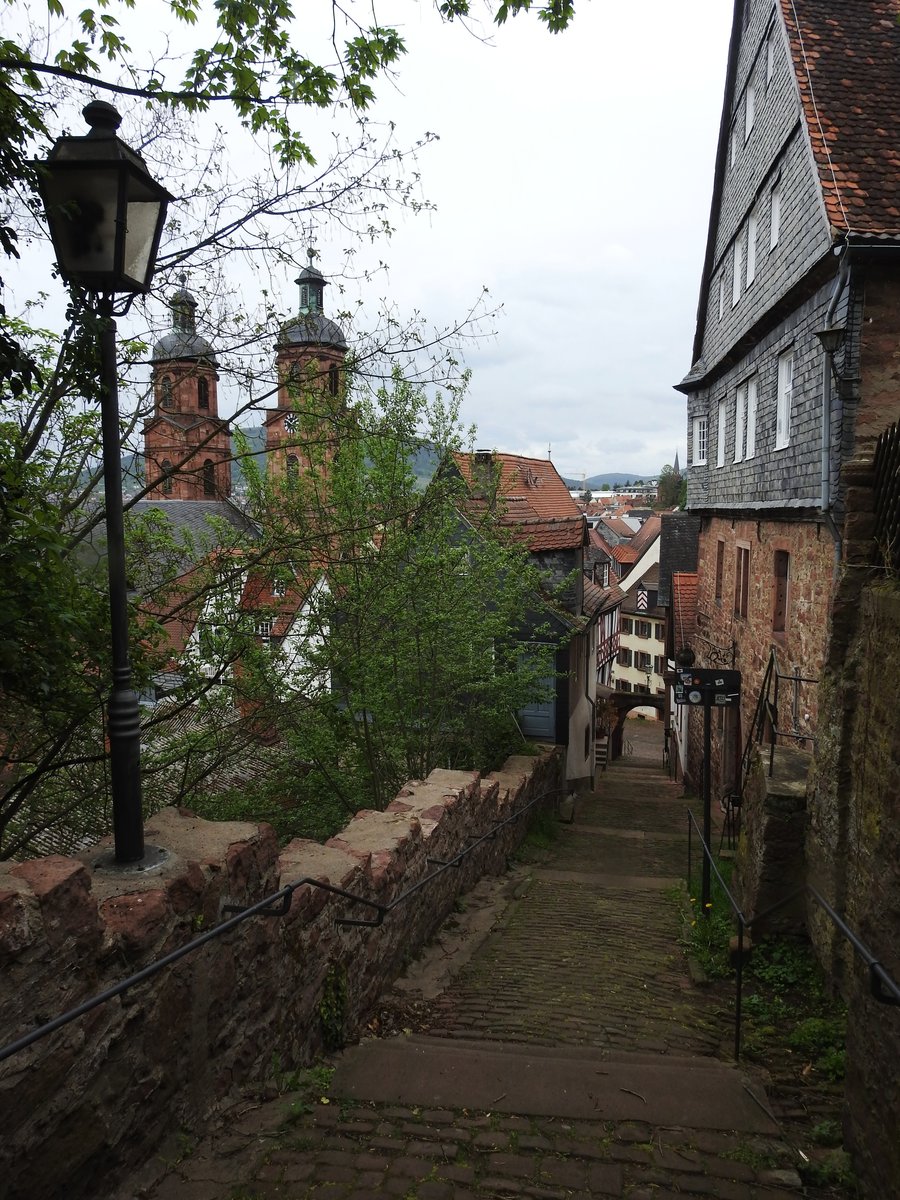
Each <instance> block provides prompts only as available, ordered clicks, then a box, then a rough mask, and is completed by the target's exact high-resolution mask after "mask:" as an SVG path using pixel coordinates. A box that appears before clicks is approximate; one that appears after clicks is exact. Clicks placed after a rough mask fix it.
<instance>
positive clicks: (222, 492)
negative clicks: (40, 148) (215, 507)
mask: <svg viewBox="0 0 900 1200" xmlns="http://www.w3.org/2000/svg"><path fill="white" fill-rule="evenodd" d="M181 282H182V286H181V288H180V289H179V290H178V291H177V292H175V293H174V294H173V295H172V297H171V298H170V300H169V306H170V308H171V309H172V328H171V330H170V331H169V333H167V334H165V335H164V336H163V337H161V338H160V340H159V341H158V342H157V343H156V345H155V346H154V347H153V357H152V359H151V360H150V361H151V364H152V382H153V416H152V417H150V418H149V420H147V421H145V422H144V458H145V463H146V480H147V483H148V484H149V485H151V487H152V490H151V491H150V492H148V494H147V498H148V499H152V500H224V499H225V498H226V497H227V496H229V495H230V494H231V432H230V429H229V426H228V422H227V421H223V420H222V419H221V418H220V417H219V407H218V405H219V401H218V392H217V385H218V380H219V375H218V372H217V370H216V366H217V364H216V356H215V353H214V351H213V348H212V346H211V345H210V344H209V342H208V341H207V340H206V339H205V338H204V337H201V336H200V334H198V333H197V327H196V311H197V301H196V300H195V299H194V297H193V296H192V295H191V293H190V292H189V291H187V289H186V288H185V287H184V283H185V277H184V276H182V280H181Z"/></svg>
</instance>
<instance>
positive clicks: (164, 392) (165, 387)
mask: <svg viewBox="0 0 900 1200" xmlns="http://www.w3.org/2000/svg"><path fill="white" fill-rule="evenodd" d="M160 393H161V394H160V403H161V404H162V406H163V408H171V407H172V377H171V375H164V376H163V381H162V387H161V389H160Z"/></svg>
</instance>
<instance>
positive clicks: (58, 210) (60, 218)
mask: <svg viewBox="0 0 900 1200" xmlns="http://www.w3.org/2000/svg"><path fill="white" fill-rule="evenodd" d="M118 185H119V171H118V169H117V168H115V169H113V170H111V171H103V170H98V168H97V165H96V164H87V165H86V166H85V168H84V169H83V170H82V169H80V168H77V167H74V168H73V167H71V166H69V165H68V164H67V165H66V168H65V169H64V170H57V171H52V172H48V174H47V176H45V178H44V180H43V183H42V191H43V193H44V203H45V206H46V209H47V216H48V219H49V221H50V226H51V236H52V238H53V245H54V247H55V249H56V253H57V257H58V261H59V267H60V270H61V271H62V273H63V276H64V277H65V278H66V279H68V280H70V281H71V282H73V283H76V284H77V283H85V284H89V283H91V282H92V281H93V280H95V279H96V278H97V277H98V276H103V275H110V274H111V273H112V272H113V271H115V267H116V261H115V260H116V202H117V196H118Z"/></svg>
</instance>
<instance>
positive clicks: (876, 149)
mask: <svg viewBox="0 0 900 1200" xmlns="http://www.w3.org/2000/svg"><path fill="white" fill-rule="evenodd" d="M780 2H781V12H782V15H783V17H784V21H785V25H786V26H787V30H788V38H789V41H790V47H791V57H792V59H793V63H794V70H795V73H796V76H797V83H798V85H799V89H800V96H801V100H802V103H803V111H804V113H805V116H806V123H807V127H808V129H809V136H810V140H811V142H812V148H813V154H814V156H815V160H816V165H817V166H818V170H819V178H820V181H821V185H822V189H823V191H824V195H825V206H826V209H827V212H828V218H829V220H830V222H831V224H832V226H833V227H834V228H835V229H836V230H840V231H847V232H849V233H851V234H852V233H856V234H863V235H869V236H878V235H881V236H889V237H890V236H894V237H897V236H900V187H898V180H900V23H898V18H900V0H780Z"/></svg>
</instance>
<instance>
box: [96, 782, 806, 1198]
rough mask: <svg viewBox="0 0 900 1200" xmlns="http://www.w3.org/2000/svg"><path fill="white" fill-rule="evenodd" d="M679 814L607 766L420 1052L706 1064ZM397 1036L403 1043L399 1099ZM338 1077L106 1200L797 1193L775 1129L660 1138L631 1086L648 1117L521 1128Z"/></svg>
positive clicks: (275, 1102) (529, 1121) (500, 1104)
mask: <svg viewBox="0 0 900 1200" xmlns="http://www.w3.org/2000/svg"><path fill="white" fill-rule="evenodd" d="M684 812H685V805H684V801H683V800H682V799H681V797H680V788H679V787H677V786H676V785H674V784H671V783H670V782H669V781H668V780H667V779H666V778H665V776H664V775H663V774H662V773H661V772H660V771H658V770H654V769H651V768H650V767H649V766H648V765H647V764H646V763H641V761H640V759H639V758H636V759H634V760H631V761H625V762H623V763H619V764H614V765H613V766H612V767H611V768H610V769H609V770H608V771H607V772H606V773H605V775H604V776H603V778H602V782H601V784H600V787H599V790H598V792H597V793H596V794H594V795H593V796H590V797H588V798H585V799H583V800H582V801H580V802H579V806H578V811H577V815H576V820H575V822H574V823H573V824H572V825H571V826H566V827H563V828H562V830H561V833H560V836H559V838H558V840H557V841H556V842H555V844H554V845H553V847H552V848H551V849H550V850H548V851H544V852H540V853H538V854H537V856H536V858H534V859H533V861H531V862H528V863H527V864H526V866H527V872H528V882H527V885H526V886H523V887H519V888H518V889H517V893H518V894H517V896H516V898H515V899H513V900H512V901H511V902H510V903H509V904H508V905H507V907H506V909H505V911H503V913H502V916H501V917H500V919H499V921H498V922H497V924H496V926H495V927H494V929H493V931H492V932H491V934H490V936H489V937H488V938H487V939H486V940H485V941H484V943H483V944H482V945H481V947H480V949H479V950H478V951H476V952H475V953H474V955H473V956H472V957H471V959H470V961H469V962H468V963H467V964H466V965H465V966H463V968H462V969H461V970H460V971H459V973H458V974H457V976H456V977H455V978H454V979H453V980H452V981H451V982H450V984H449V986H448V987H447V988H446V990H445V991H444V993H443V994H442V995H441V996H439V997H438V999H437V1001H436V1002H435V1003H433V1004H431V1005H429V1006H425V1007H424V1009H423V1011H425V1012H426V1013H427V1014H428V1019H427V1020H426V1021H425V1022H424V1024H422V1023H420V1025H419V1028H420V1031H421V1032H424V1033H425V1034H426V1035H427V1036H426V1038H425V1039H424V1040H425V1041H428V1040H429V1038H431V1039H434V1040H435V1041H436V1042H437V1043H439V1044H440V1045H441V1046H443V1047H445V1049H446V1048H447V1047H448V1044H449V1043H452V1041H453V1039H458V1041H459V1043H460V1044H462V1042H465V1043H466V1044H467V1045H468V1046H470V1047H471V1044H472V1043H476V1044H477V1042H478V1041H479V1039H483V1041H484V1045H485V1046H487V1045H490V1046H492V1047H493V1048H494V1050H495V1051H496V1050H497V1048H498V1047H499V1049H500V1051H501V1054H502V1048H503V1046H504V1045H509V1046H510V1053H513V1051H515V1052H516V1053H518V1054H519V1055H521V1054H522V1052H523V1048H525V1049H526V1050H527V1046H529V1045H534V1046H535V1047H538V1046H540V1047H558V1048H559V1052H560V1054H561V1055H562V1054H564V1053H565V1054H568V1055H569V1056H571V1055H572V1048H573V1047H579V1046H582V1047H584V1048H585V1055H589V1054H590V1055H597V1054H598V1053H599V1054H600V1055H601V1056H602V1055H603V1054H604V1053H608V1054H609V1055H610V1056H612V1057H615V1058H616V1059H617V1060H618V1061H621V1060H622V1056H625V1058H626V1061H630V1060H628V1057H627V1056H629V1055H632V1056H634V1061H635V1062H637V1061H638V1060H640V1061H642V1062H650V1061H652V1062H654V1063H660V1064H663V1065H666V1064H667V1063H669V1064H671V1067H670V1069H671V1070H673V1071H677V1070H678V1066H677V1062H678V1061H685V1060H684V1059H683V1057H682V1056H685V1055H691V1056H695V1061H697V1059H698V1058H705V1061H707V1062H710V1063H711V1060H712V1058H713V1057H714V1056H716V1055H717V1054H718V1052H719V1049H720V1044H721V1043H722V1042H727V1039H728V1037H729V1026H728V1017H727V1014H726V1015H723V1014H720V1013H716V1012H715V1011H712V1010H711V1007H710V1002H709V1001H708V1000H706V998H705V996H704V994H703V993H702V992H699V991H698V990H696V989H694V988H692V987H691V984H690V980H689V977H688V974H687V971H686V965H685V962H684V959H683V957H682V954H681V950H680V948H679V945H678V940H677V935H678V927H677V917H676V910H675V907H674V905H673V903H672V902H671V899H670V898H668V897H667V894H666V890H667V888H668V887H670V886H672V885H677V881H678V877H679V876H680V875H681V874H682V872H683V866H684V861H683V855H684V828H685V824H684V821H685V818H684ZM405 999H406V1001H407V1003H408V1002H409V996H408V995H407V996H406V997H405ZM448 1040H449V1043H448ZM403 1043H404V1039H403V1038H402V1037H398V1038H397V1039H396V1043H395V1044H396V1046H397V1072H398V1073H400V1080H399V1083H400V1086H401V1088H402V1085H403V1076H402V1071H403V1065H402V1063H403V1058H402V1055H401V1053H400V1051H401V1050H402V1048H403ZM362 1049H364V1047H363V1048H362ZM469 1052H470V1053H471V1049H470V1051H469ZM353 1053H354V1052H353V1051H350V1052H348V1053H347V1055H346V1058H347V1059H348V1060H349V1059H350V1058H352V1055H353ZM542 1053H552V1050H551V1051H546V1050H543V1051H542ZM667 1056H669V1057H668V1058H667ZM711 1065H712V1063H711ZM716 1065H718V1064H716ZM654 1069H655V1068H654ZM722 1069H723V1068H721V1067H719V1072H720V1073H721V1070H722ZM342 1070H343V1068H339V1070H338V1073H337V1076H336V1078H335V1082H334V1086H333V1088H332V1090H331V1092H330V1093H329V1095H328V1096H320V1094H319V1092H318V1091H315V1092H311V1091H310V1090H309V1084H308V1083H307V1088H306V1090H305V1091H303V1092H301V1093H298V1094H297V1095H291V1094H287V1095H283V1096H280V1097H278V1098H276V1099H271V1100H269V1101H266V1102H259V1101H257V1100H248V1101H247V1103H246V1104H245V1105H244V1106H243V1107H242V1108H240V1109H237V1110H233V1111H232V1112H231V1114H230V1116H229V1118H228V1121H227V1125H226V1127H225V1128H223V1129H222V1130H220V1131H219V1132H218V1133H217V1134H216V1135H214V1136H212V1137H210V1138H207V1139H206V1140H204V1141H202V1142H201V1143H199V1144H196V1145H194V1144H190V1145H189V1144H188V1143H187V1141H186V1140H183V1142H182V1143H181V1144H180V1145H178V1146H176V1147H174V1148H173V1152H172V1155H173V1161H170V1162H169V1163H168V1164H167V1166H166V1167H165V1170H164V1171H163V1172H162V1174H161V1172H160V1168H159V1165H158V1164H157V1166H156V1167H155V1168H154V1167H153V1165H151V1166H150V1168H149V1169H148V1172H147V1173H146V1176H145V1178H146V1180H147V1183H146V1184H145V1185H143V1186H142V1185H141V1183H140V1182H139V1181H131V1182H130V1183H129V1185H128V1186H127V1187H126V1189H125V1190H124V1191H120V1192H119V1193H118V1194H117V1196H118V1197H119V1198H120V1200H135V1198H136V1197H139V1196H140V1197H148V1198H149V1200H270V1198H275V1197H279V1198H283V1200H326V1198H327V1200H372V1198H374V1197H379V1196H386V1197H402V1198H403V1200H488V1198H496V1200H500V1198H501V1197H503V1198H505V1197H514V1196H522V1197H531V1198H533V1200H588V1198H590V1197H629V1198H630V1200H676V1198H677V1200H685V1198H686V1197H701V1196H705V1197H708V1196H714V1197H718V1198H719V1200H796V1198H797V1197H798V1196H800V1195H802V1194H804V1193H803V1192H802V1189H801V1188H800V1180H799V1178H798V1177H797V1175H796V1173H795V1171H794V1170H793V1163H794V1162H796V1158H795V1156H794V1155H793V1152H792V1151H791V1149H790V1147H789V1146H787V1145H786V1144H785V1142H784V1141H783V1139H782V1138H781V1137H780V1135H779V1131H778V1129H777V1126H776V1125H775V1123H774V1122H772V1123H771V1131H770V1132H769V1133H768V1134H761V1133H759V1132H753V1131H751V1132H748V1131H747V1130H746V1129H744V1130H742V1129H739V1128H738V1129H730V1130H722V1129H710V1128H686V1127H681V1126H675V1125H672V1124H671V1123H670V1124H667V1125H661V1124H659V1123H658V1122H655V1121H654V1120H653V1119H652V1109H653V1107H654V1097H653V1096H652V1095H648V1096H642V1095H638V1093H637V1091H636V1090H634V1091H632V1095H633V1096H637V1100H634V1101H633V1102H634V1103H635V1104H639V1103H640V1102H643V1104H645V1105H646V1106H647V1107H646V1113H647V1118H648V1119H646V1120H630V1119H629V1120H609V1119H600V1118H601V1116H602V1114H598V1119H596V1120H577V1121H575V1120H571V1119H565V1118H563V1117H561V1116H559V1115H558V1114H556V1115H555V1114H554V1113H553V1112H548V1113H546V1115H539V1116H534V1115H530V1116H529V1115H522V1113H521V1112H519V1113H517V1112H515V1111H509V1108H510V1106H512V1107H514V1106H515V1100H514V1098H512V1099H511V1098H508V1097H507V1098H504V1097H502V1096H501V1097H498V1098H497V1101H496V1105H497V1108H498V1109H500V1110H503V1109H504V1108H506V1111H487V1110H485V1109H484V1108H482V1109H481V1110H476V1109H474V1108H471V1107H468V1106H467V1105H466V1104H464V1103H463V1104H459V1105H453V1106H450V1105H442V1106H428V1105H422V1104H421V1103H412V1102H409V1103H399V1104H398V1103H393V1104H386V1103H376V1102H371V1100H368V1101H367V1100H366V1099H362V1100H361V1099H359V1098H355V1099H348V1098H346V1096H347V1093H346V1091H345V1093H344V1096H345V1098H344V1099H342V1098H341V1086H340V1085H341V1075H342ZM672 1078H673V1086H674V1076H673V1077H672ZM736 1078H739V1077H738V1076H737V1075H736ZM619 1090H620V1091H628V1090H629V1089H627V1088H625V1089H622V1088H620V1089H619ZM744 1090H745V1091H746V1090H747V1089H746V1088H745V1089H744ZM751 1098H753V1097H751ZM755 1103H756V1104H757V1105H759V1104H760V1103H761V1104H762V1106H763V1107H764V1106H765V1101H764V1100H763V1101H762V1102H760V1101H759V1100H756V1101H755ZM761 1119H762V1121H763V1122H764V1123H765V1121H766V1120H767V1118H766V1117H765V1114H762V1117H761ZM758 1128H759V1125H757V1130H758ZM160 1174H161V1177H160ZM805 1194H806V1195H808V1196H812V1195H813V1194H814V1193H811V1192H808V1193H805Z"/></svg>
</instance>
